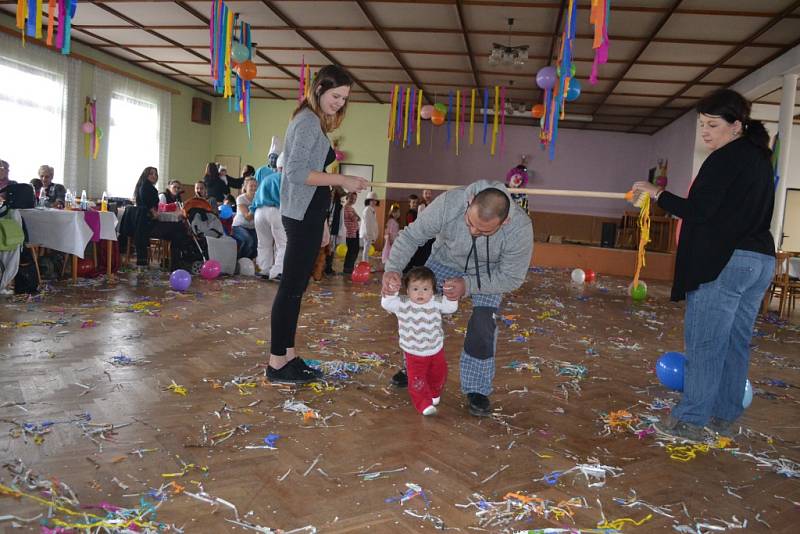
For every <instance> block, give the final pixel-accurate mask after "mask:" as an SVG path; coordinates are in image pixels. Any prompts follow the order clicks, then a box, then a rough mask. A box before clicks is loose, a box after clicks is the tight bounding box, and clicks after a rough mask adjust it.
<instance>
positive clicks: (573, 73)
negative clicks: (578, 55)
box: [569, 63, 578, 78]
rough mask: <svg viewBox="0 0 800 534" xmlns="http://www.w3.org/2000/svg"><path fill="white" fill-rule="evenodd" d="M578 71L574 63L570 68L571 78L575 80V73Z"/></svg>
mask: <svg viewBox="0 0 800 534" xmlns="http://www.w3.org/2000/svg"><path fill="white" fill-rule="evenodd" d="M577 70H578V69H577V68H576V67H575V63H573V64H572V65H571V66H570V68H569V76H570V78H574V77H575V72H576V71H577Z"/></svg>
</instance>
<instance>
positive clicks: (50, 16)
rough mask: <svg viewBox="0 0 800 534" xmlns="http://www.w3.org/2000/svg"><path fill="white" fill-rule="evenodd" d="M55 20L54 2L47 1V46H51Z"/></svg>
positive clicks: (54, 0)
mask: <svg viewBox="0 0 800 534" xmlns="http://www.w3.org/2000/svg"><path fill="white" fill-rule="evenodd" d="M55 20H56V0H49V2H48V4H47V46H53V30H54V29H55Z"/></svg>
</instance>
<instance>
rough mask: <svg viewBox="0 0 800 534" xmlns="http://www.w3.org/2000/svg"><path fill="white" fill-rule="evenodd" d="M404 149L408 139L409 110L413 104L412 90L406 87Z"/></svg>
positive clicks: (404, 98) (404, 99)
mask: <svg viewBox="0 0 800 534" xmlns="http://www.w3.org/2000/svg"><path fill="white" fill-rule="evenodd" d="M403 101H404V102H403V147H404V148H405V146H406V139H408V110H409V107H410V106H409V104H410V103H411V88H410V87H406V92H405V95H404V97H403Z"/></svg>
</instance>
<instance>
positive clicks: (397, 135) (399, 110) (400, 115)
mask: <svg viewBox="0 0 800 534" xmlns="http://www.w3.org/2000/svg"><path fill="white" fill-rule="evenodd" d="M405 106H406V92H405V91H404V90H402V89H401V90H400V100H399V101H398V102H397V124H395V127H396V128H397V130H396V131H395V132H394V142H395V144H399V143H400V141H402V134H403V124H404V121H403V110H404V109H405Z"/></svg>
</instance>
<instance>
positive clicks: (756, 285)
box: [633, 89, 775, 441]
mask: <svg viewBox="0 0 800 534" xmlns="http://www.w3.org/2000/svg"><path fill="white" fill-rule="evenodd" d="M696 109H697V111H698V112H699V127H700V134H701V137H702V138H703V142H704V143H705V144H706V146H707V147H708V148H709V149H711V154H709V156H708V157H707V158H706V160H705V161H704V162H703V165H702V166H701V167H700V171H699V172H698V174H697V178H696V179H695V180H694V183H693V184H692V187H691V189H690V190H689V195H688V197H687V198H682V197H679V196H677V195H674V194H672V193H670V192H668V191H664V190H662V189H660V188H658V187H656V186H655V185H653V184H651V183H649V182H636V183H635V184H634V186H633V189H634V191H636V192H641V193H646V194H648V195H650V196H651V197H652V198H653V199H655V200H656V202H657V203H658V205H659V206H660V207H662V208H664V209H665V210H667V211H668V212H670V213H672V214H673V215H675V216H677V217H680V218H681V219H682V220H683V224H682V227H681V232H680V240H679V244H678V251H677V255H676V258H675V277H674V281H673V286H672V300H675V301H678V300H683V299H684V298H685V299H686V315H685V319H684V338H685V345H686V365H685V369H684V386H683V395H682V397H681V400H680V402H679V403H678V405H677V406H675V408H673V410H672V413H671V415H670V416H669V417H667V418H666V419H665V420H664V421H662V422H661V423H658V424H656V428H657V429H658V430H660V431H662V432H664V433H666V434H669V435H672V436H674V437H678V438H682V439H689V440H695V441H700V440H702V439H703V438H704V427H708V428H709V429H710V430H712V431H713V432H716V433H720V434H725V433H728V432H729V429H730V427H731V426H732V425H733V423H734V421H736V419H738V417H739V416H740V415H741V413H742V411H743V407H742V399H743V397H744V389H745V382H746V381H747V368H748V365H749V360H750V339H751V337H752V333H753V324H754V323H755V319H756V315H757V314H758V309H759V306H760V303H761V299H762V298H763V296H764V292H765V291H766V289H767V287H768V286H769V283H770V281H771V280H772V277H773V273H774V269H775V244H774V242H773V239H772V234H770V230H769V228H770V222H771V220H772V207H773V203H774V200H775V186H774V182H773V172H772V165H771V163H770V157H771V151H770V149H769V134H767V131H766V130H765V129H764V126H763V125H762V124H761V123H760V122H759V121H756V120H753V119H751V118H750V103H749V102H748V101H747V100H745V99H744V97H742V96H741V95H740V94H739V93H737V92H735V91H732V90H730V89H723V90H719V91H715V92H713V93H711V94H710V95H708V96H706V97H705V98H703V99H701V100H700V102H698V104H697V106H696Z"/></svg>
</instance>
